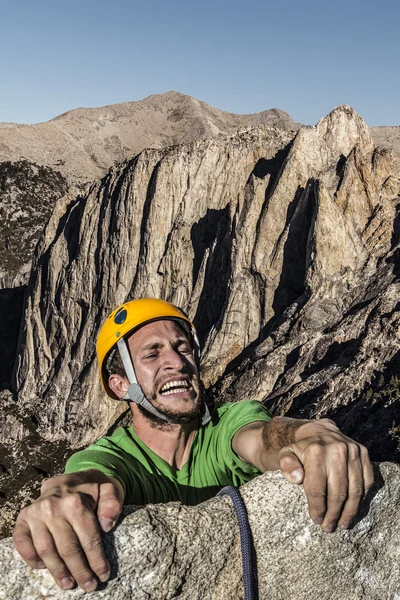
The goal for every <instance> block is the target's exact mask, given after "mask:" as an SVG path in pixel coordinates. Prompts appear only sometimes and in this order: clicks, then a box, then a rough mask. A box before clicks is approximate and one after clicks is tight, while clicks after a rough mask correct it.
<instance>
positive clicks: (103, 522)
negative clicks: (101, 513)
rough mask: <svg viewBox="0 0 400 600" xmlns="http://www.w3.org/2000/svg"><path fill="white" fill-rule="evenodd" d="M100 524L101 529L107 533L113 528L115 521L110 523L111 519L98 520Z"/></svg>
mask: <svg viewBox="0 0 400 600" xmlns="http://www.w3.org/2000/svg"><path fill="white" fill-rule="evenodd" d="M99 521H100V524H101V528H102V530H103V531H104V532H105V533H108V532H109V531H111V529H112V528H113V527H114V525H115V521H112V520H111V519H103V518H101V519H99Z"/></svg>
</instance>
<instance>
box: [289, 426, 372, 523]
mask: <svg viewBox="0 0 400 600" xmlns="http://www.w3.org/2000/svg"><path fill="white" fill-rule="evenodd" d="M294 439H295V441H294V442H293V443H291V444H290V445H288V446H286V447H284V448H282V449H281V450H280V452H279V455H278V460H279V468H280V469H281V471H282V473H283V475H284V476H285V477H286V479H288V481H290V482H292V483H303V486H304V489H305V492H306V495H307V500H308V507H309V512H310V517H311V518H312V520H313V521H314V523H316V524H318V525H319V524H320V525H321V528H322V529H323V531H325V532H331V531H333V530H334V528H335V527H336V526H339V527H340V528H341V529H347V528H349V527H350V525H351V521H352V519H353V518H354V517H355V515H356V513H357V510H358V507H359V504H360V502H361V500H362V498H363V497H364V496H365V494H366V493H367V492H368V490H369V489H370V487H371V486H372V484H373V482H374V475H373V468H372V464H371V461H370V459H369V456H368V450H367V449H366V448H365V447H364V446H362V445H361V444H358V443H357V442H355V441H354V440H352V439H350V438H348V437H347V436H345V435H344V434H343V433H341V432H340V430H339V429H338V428H337V427H336V425H335V424H334V423H333V421H330V420H329V419H320V420H318V421H309V422H307V423H305V424H303V425H301V426H300V427H299V428H298V429H297V430H296V432H295V435H294Z"/></svg>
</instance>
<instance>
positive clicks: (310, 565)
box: [0, 463, 400, 600]
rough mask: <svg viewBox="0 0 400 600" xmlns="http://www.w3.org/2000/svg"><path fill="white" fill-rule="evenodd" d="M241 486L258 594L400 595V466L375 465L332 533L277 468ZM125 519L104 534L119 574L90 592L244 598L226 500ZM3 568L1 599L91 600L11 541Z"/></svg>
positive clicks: (267, 597)
mask: <svg viewBox="0 0 400 600" xmlns="http://www.w3.org/2000/svg"><path fill="white" fill-rule="evenodd" d="M240 491H241V495H242V498H243V500H244V502H245V505H246V509H247V513H248V516H249V522H250V527H251V531H252V536H253V541H254V549H255V551H256V557H257V562H256V565H255V566H256V570H255V572H256V574H257V586H254V587H256V589H257V592H258V593H257V596H256V597H257V598H259V600H288V599H289V598H290V600H395V599H397V598H398V597H399V594H400V566H399V564H400V549H399V544H398V538H399V520H398V513H399V509H400V467H399V466H396V465H392V464H387V463H386V464H382V465H380V468H379V469H378V468H377V469H376V485H375V487H374V488H373V489H372V490H371V492H370V493H369V494H368V497H367V498H366V500H365V501H364V503H363V505H362V507H361V510H360V514H359V516H358V518H357V522H356V523H355V526H354V528H353V529H351V530H349V531H336V532H335V533H332V534H325V533H322V532H321V530H320V528H319V527H318V526H316V525H314V524H313V523H312V521H311V519H310V518H309V516H308V511H307V504H306V498H305V494H304V491H303V490H302V488H301V487H300V486H295V485H292V484H290V483H288V482H287V481H286V480H285V479H284V478H283V476H282V475H281V474H279V473H269V474H266V475H263V476H261V477H258V478H256V479H255V480H254V481H252V482H250V483H248V484H247V485H245V486H243V487H242V488H241V490H240ZM124 517H125V518H124V519H123V521H122V523H121V525H119V527H117V529H116V530H115V532H112V533H111V534H108V535H106V536H104V543H105V549H106V555H107V557H108V559H109V561H110V564H111V579H110V581H109V582H108V583H107V584H106V585H102V586H101V587H100V588H99V589H98V591H96V592H92V593H91V594H90V598H95V599H100V598H101V599H103V600H106V599H109V600H111V599H112V600H130V599H131V598H132V597H134V598H135V599H136V600H161V599H165V598H180V599H181V600H206V599H209V600H239V599H242V598H243V575H242V573H243V570H242V564H241V551H240V540H239V531H238V524H237V517H236V514H235V512H234V510H233V508H232V501H231V500H230V499H229V498H228V497H226V496H225V497H223V498H214V499H212V500H209V501H208V502H204V503H203V504H201V505H200V506H196V507H186V506H182V505H181V504H179V503H177V502H170V503H169V504H164V505H149V506H147V507H146V508H141V509H139V510H137V509H135V508H133V507H131V508H128V509H127V510H126V511H125V515H124ZM132 557H134V559H133V558H132ZM0 564H1V565H2V567H0V575H1V577H0V598H1V599H3V598H4V600H5V599H7V600H8V599H9V598H15V599H16V600H17V599H19V598H21V599H22V598H24V600H25V599H29V600H42V599H43V598H53V599H57V600H66V599H67V598H71V597H73V598H88V597H89V594H86V593H85V592H83V591H82V590H80V589H77V590H75V591H74V592H63V591H61V590H60V589H59V588H58V587H57V586H56V585H55V583H54V582H53V580H52V578H51V576H50V575H49V573H48V572H47V570H46V569H45V570H41V571H34V570H32V569H30V568H29V567H28V566H27V565H26V564H25V563H24V562H23V561H22V559H21V558H20V557H19V556H18V555H17V553H16V552H15V551H14V552H13V549H12V545H11V540H3V541H2V542H0ZM299 574H301V576H299ZM255 579H256V577H254V579H253V584H254V580H255ZM132 590H134V596H132Z"/></svg>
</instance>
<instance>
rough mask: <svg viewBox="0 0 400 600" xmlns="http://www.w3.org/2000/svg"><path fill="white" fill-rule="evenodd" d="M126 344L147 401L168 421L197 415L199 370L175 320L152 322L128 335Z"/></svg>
mask: <svg viewBox="0 0 400 600" xmlns="http://www.w3.org/2000/svg"><path fill="white" fill-rule="evenodd" d="M128 344H129V350H130V353H131V357H132V361H133V365H134V368H135V373H136V377H137V380H138V383H139V385H140V386H141V388H142V390H143V393H144V395H145V396H146V398H147V400H148V401H149V402H150V403H151V404H152V405H153V406H154V407H155V408H157V410H159V411H160V412H162V413H163V414H165V415H166V416H167V417H169V420H170V422H171V423H188V422H190V421H192V420H193V419H194V418H195V417H196V416H198V415H199V413H200V407H201V400H202V398H201V386H200V378H199V372H198V369H197V366H196V361H195V358H194V351H193V348H192V347H191V345H190V341H189V339H188V337H187V335H186V333H185V332H184V331H183V329H182V328H181V327H180V326H179V325H178V324H177V323H176V322H175V321H166V320H163V321H155V322H154V323H149V324H148V325H144V326H143V327H141V328H140V329H139V330H138V331H136V332H135V333H134V334H133V335H131V337H130V338H129V340H128ZM145 414H148V413H145Z"/></svg>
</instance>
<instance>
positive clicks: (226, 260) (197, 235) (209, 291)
mask: <svg viewBox="0 0 400 600" xmlns="http://www.w3.org/2000/svg"><path fill="white" fill-rule="evenodd" d="M231 229H232V228H231V219H230V213H229V205H227V206H226V207H225V208H223V209H220V210H215V209H208V210H207V213H206V214H205V216H204V217H202V218H201V219H200V220H199V221H198V222H197V223H194V224H193V226H192V229H191V232H190V237H191V241H192V245H193V251H194V260H193V273H192V278H193V287H194V286H195V284H196V281H197V278H198V275H199V271H200V267H201V264H202V262H203V259H204V255H205V253H206V251H207V250H209V256H208V258H207V264H206V269H205V277H204V284H203V289H202V291H201V294H200V299H199V303H198V308H197V312H196V315H195V317H194V320H193V321H194V324H195V327H196V329H197V334H198V336H199V340H200V344H201V345H203V344H204V341H205V340H206V338H207V335H208V333H209V331H210V329H211V328H212V327H215V328H217V329H218V328H219V322H220V319H221V316H222V315H223V312H224V311H223V309H224V305H225V301H226V296H227V290H228V283H229V280H230V278H231V273H232V237H233V234H232V230H231Z"/></svg>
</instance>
